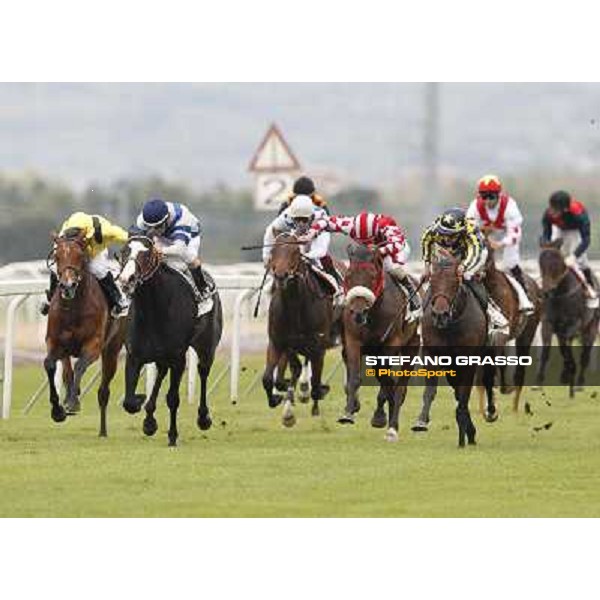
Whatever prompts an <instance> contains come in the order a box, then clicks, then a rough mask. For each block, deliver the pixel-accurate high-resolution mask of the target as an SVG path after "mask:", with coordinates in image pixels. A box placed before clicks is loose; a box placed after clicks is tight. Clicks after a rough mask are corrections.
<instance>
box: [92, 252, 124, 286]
mask: <svg viewBox="0 0 600 600" xmlns="http://www.w3.org/2000/svg"><path fill="white" fill-rule="evenodd" d="M89 271H90V273H91V274H92V275H93V276H94V277H95V278H96V279H104V278H105V277H106V276H107V275H108V273H109V272H112V273H113V275H115V274H116V273H118V272H119V264H118V263H117V261H116V260H114V259H111V258H110V257H109V255H108V250H102V252H100V253H99V254H98V255H96V256H95V257H94V258H92V260H91V261H90V265H89Z"/></svg>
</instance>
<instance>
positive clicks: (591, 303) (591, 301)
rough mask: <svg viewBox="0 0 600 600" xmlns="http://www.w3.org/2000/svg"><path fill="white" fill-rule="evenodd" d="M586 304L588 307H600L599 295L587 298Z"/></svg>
mask: <svg viewBox="0 0 600 600" xmlns="http://www.w3.org/2000/svg"><path fill="white" fill-rule="evenodd" d="M585 305H586V306H587V307H588V308H592V309H594V308H598V307H600V298H598V296H596V297H595V298H586V300H585Z"/></svg>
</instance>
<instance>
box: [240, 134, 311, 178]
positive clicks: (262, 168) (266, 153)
mask: <svg viewBox="0 0 600 600" xmlns="http://www.w3.org/2000/svg"><path fill="white" fill-rule="evenodd" d="M248 170H249V171H251V172H253V173H265V172H268V173H277V172H283V171H300V163H299V162H298V159H297V158H296V156H295V155H294V153H293V152H292V150H291V148H290V147H289V145H288V143H287V142H286V141H285V139H284V137H283V135H282V133H281V131H279V128H278V127H277V125H275V124H273V125H271V127H269V130H268V131H267V133H266V135H265V137H264V138H263V140H262V142H261V143H260V146H259V147H258V149H257V150H256V152H255V153H254V156H253V157H252V160H251V161H250V166H249V167H248Z"/></svg>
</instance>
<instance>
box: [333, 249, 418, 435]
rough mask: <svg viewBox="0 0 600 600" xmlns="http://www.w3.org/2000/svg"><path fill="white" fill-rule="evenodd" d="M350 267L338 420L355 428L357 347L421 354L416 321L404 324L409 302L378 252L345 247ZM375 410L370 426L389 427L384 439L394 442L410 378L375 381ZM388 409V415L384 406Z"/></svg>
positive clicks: (357, 371) (359, 367)
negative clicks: (343, 391) (343, 383)
mask: <svg viewBox="0 0 600 600" xmlns="http://www.w3.org/2000/svg"><path fill="white" fill-rule="evenodd" d="M348 257H349V259H350V265H349V267H348V272H347V273H346V278H345V288H346V303H345V308H344V338H343V339H344V359H345V363H346V373H347V375H346V408H345V411H344V414H343V416H342V417H340V419H339V420H338V421H339V422H340V423H349V424H353V423H354V419H355V414H356V413H357V412H358V411H359V410H360V402H359V399H358V390H359V387H360V384H361V378H360V370H361V348H362V347H367V346H368V347H369V351H374V352H377V353H378V354H390V355H391V354H396V355H397V354H400V353H401V354H406V355H410V356H414V355H415V354H418V351H419V335H418V333H417V328H418V322H417V321H413V322H411V323H408V322H407V321H406V320H405V317H406V307H407V298H406V295H405V294H404V292H403V291H402V290H401V289H400V288H399V287H398V286H397V285H396V284H395V283H394V282H393V281H392V277H391V276H390V275H389V274H387V273H384V271H383V265H382V259H381V254H380V253H379V252H378V251H377V248H369V247H367V246H364V245H360V244H353V245H351V246H349V247H348ZM378 381H379V392H378V395H377V408H376V409H375V413H374V414H373V417H372V419H371V425H372V426H373V427H377V428H384V427H386V425H387V427H388V431H387V433H386V440H388V441H396V440H397V439H398V427H399V417H400V407H401V406H402V404H403V403H404V399H405V398H406V384H407V381H408V379H406V378H398V379H397V380H396V379H395V378H393V377H389V376H386V375H383V376H378ZM386 403H387V404H388V415H387V417H386V414H385V405H386Z"/></svg>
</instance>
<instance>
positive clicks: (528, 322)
mask: <svg viewBox="0 0 600 600" xmlns="http://www.w3.org/2000/svg"><path fill="white" fill-rule="evenodd" d="M523 279H524V281H525V286H526V290H525V292H526V293H527V296H528V297H529V299H530V300H531V302H532V304H533V306H534V310H533V312H532V313H530V314H525V313H522V312H521V311H520V307H519V297H518V295H517V292H516V290H515V288H514V287H513V284H512V283H511V281H510V279H509V276H508V275H507V274H506V273H505V272H504V271H501V270H500V269H498V268H497V267H496V262H495V260H494V250H493V249H492V248H491V246H490V245H489V243H488V255H487V260H486V265H485V276H484V278H483V281H484V284H485V287H486V289H487V290H488V293H489V295H490V298H491V299H492V300H493V301H494V302H495V303H496V306H497V307H498V308H499V309H500V311H501V312H502V314H503V315H504V316H505V317H506V319H507V320H508V324H509V332H508V335H506V336H505V339H504V340H502V339H499V340H498V342H500V344H497V345H501V346H504V343H506V342H507V341H510V340H515V346H516V356H528V355H529V351H530V350H531V344H532V343H533V339H534V337H535V333H536V331H537V328H538V325H539V322H540V318H541V313H542V299H541V291H540V288H539V286H538V285H537V283H536V282H535V280H534V279H533V278H532V277H530V276H529V275H527V274H526V273H523ZM496 337H497V338H498V337H502V336H496ZM503 352H504V348H497V349H496V353H497V354H501V353H503ZM498 370H499V373H500V392H501V393H503V394H508V393H511V392H514V397H513V411H514V412H517V411H518V410H519V400H520V398H521V394H522V392H523V384H524V382H525V366H523V365H521V364H519V365H518V366H517V367H516V369H515V372H514V379H513V383H514V386H512V387H510V386H508V385H507V384H506V373H505V371H506V369H505V367H498ZM478 391H479V410H480V412H481V414H482V415H483V416H484V418H485V419H486V421H488V422H493V421H495V420H496V419H497V415H498V413H497V411H496V406H495V403H494V398H493V393H492V389H491V388H488V389H487V390H486V389H485V388H484V386H479V387H478ZM484 391H485V392H486V394H487V407H486V409H485V410H484V407H483V396H484ZM528 407H529V404H526V405H525V410H526V411H527V410H528Z"/></svg>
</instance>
